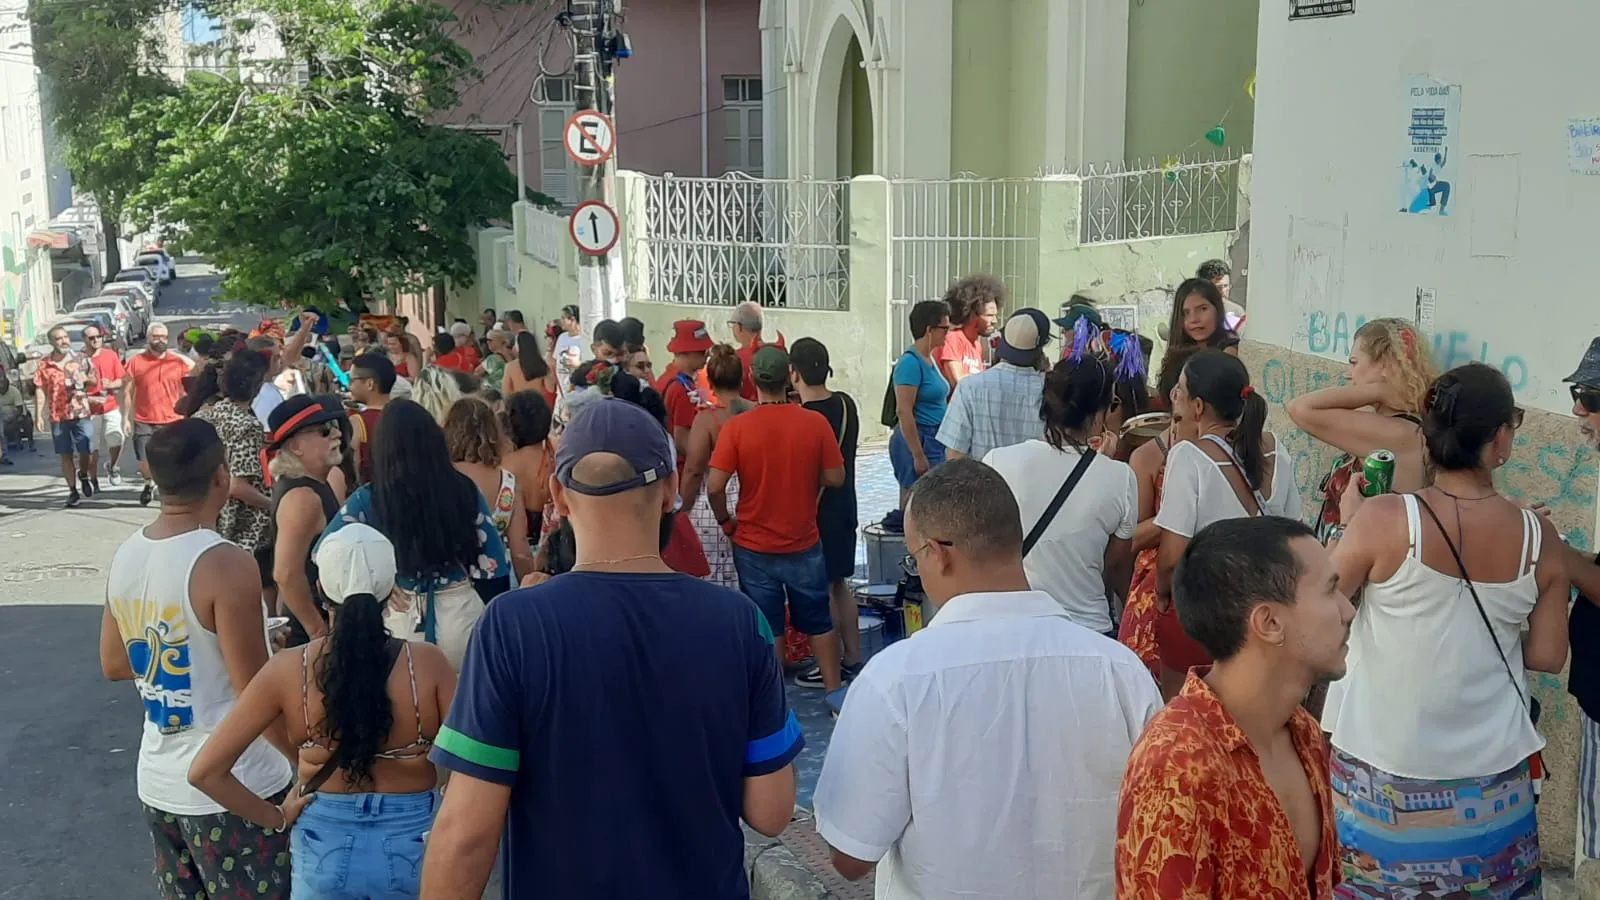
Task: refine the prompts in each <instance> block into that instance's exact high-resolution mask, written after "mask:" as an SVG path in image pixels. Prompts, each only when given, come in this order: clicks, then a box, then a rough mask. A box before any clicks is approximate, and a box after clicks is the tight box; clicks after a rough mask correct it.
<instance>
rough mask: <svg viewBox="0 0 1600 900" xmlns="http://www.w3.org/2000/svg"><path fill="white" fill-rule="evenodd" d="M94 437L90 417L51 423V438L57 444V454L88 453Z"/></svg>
mask: <svg viewBox="0 0 1600 900" xmlns="http://www.w3.org/2000/svg"><path fill="white" fill-rule="evenodd" d="M93 439H94V430H93V429H92V428H90V422H89V420H88V419H67V420H65V421H61V422H51V423H50V440H51V442H52V443H54V444H55V445H56V455H57V456H71V455H72V454H74V453H84V454H87V453H88V452H89V450H90V445H91V444H92V443H93ZM84 465H88V463H84Z"/></svg>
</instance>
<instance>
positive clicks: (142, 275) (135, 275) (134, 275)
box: [112, 272, 150, 281]
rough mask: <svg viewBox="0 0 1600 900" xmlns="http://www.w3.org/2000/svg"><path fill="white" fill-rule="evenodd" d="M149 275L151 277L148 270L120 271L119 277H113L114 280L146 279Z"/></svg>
mask: <svg viewBox="0 0 1600 900" xmlns="http://www.w3.org/2000/svg"><path fill="white" fill-rule="evenodd" d="M149 277H150V275H149V273H147V272H118V273H117V277H116V278H114V279H112V280H113V281H144V280H145V279H147V278H149Z"/></svg>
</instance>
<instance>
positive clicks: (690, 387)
mask: <svg viewBox="0 0 1600 900" xmlns="http://www.w3.org/2000/svg"><path fill="white" fill-rule="evenodd" d="M711 347H712V342H711V333H710V332H708V331H707V330H706V323H704V322H702V321H700V320H698V319H681V320H679V321H677V322H673V323H672V340H670V341H667V352H668V353H671V354H672V362H671V363H670V364H668V366H667V368H666V370H665V371H663V372H662V373H661V377H660V378H658V379H656V385H655V387H656V392H657V393H659V394H661V401H662V402H663V403H665V404H666V407H667V427H668V428H669V429H670V430H671V432H672V440H673V443H675V444H677V447H678V471H679V472H682V471H683V461H684V457H685V454H686V453H687V451H688V449H689V429H690V428H692V427H693V426H694V417H695V416H697V415H699V414H700V407H701V406H702V405H703V404H704V403H705V397H706V395H705V394H702V393H701V392H700V389H699V386H698V385H697V384H696V383H695V376H696V375H697V374H699V373H700V371H701V370H702V369H704V368H705V367H706V353H707V352H708V351H709V350H710V349H711Z"/></svg>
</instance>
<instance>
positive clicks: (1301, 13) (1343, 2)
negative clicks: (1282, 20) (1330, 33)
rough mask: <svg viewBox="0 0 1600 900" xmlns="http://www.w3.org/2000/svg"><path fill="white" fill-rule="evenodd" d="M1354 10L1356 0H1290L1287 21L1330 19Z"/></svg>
mask: <svg viewBox="0 0 1600 900" xmlns="http://www.w3.org/2000/svg"><path fill="white" fill-rule="evenodd" d="M1355 11H1356V0H1290V8H1289V21H1291V22H1294V21H1297V20H1300V19H1331V18H1333V17H1334V16H1348V15H1350V14H1351V13H1353V12H1355Z"/></svg>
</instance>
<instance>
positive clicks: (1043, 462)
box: [983, 355, 1139, 637]
mask: <svg viewBox="0 0 1600 900" xmlns="http://www.w3.org/2000/svg"><path fill="white" fill-rule="evenodd" d="M1116 382H1117V377H1116V371H1115V367H1114V366H1113V364H1112V363H1110V362H1108V361H1106V360H1104V359H1101V358H1100V357H1098V356H1093V355H1085V356H1082V357H1080V358H1078V359H1064V360H1062V361H1060V362H1058V363H1056V364H1055V366H1054V367H1052V368H1051V369H1050V373H1049V374H1048V375H1046V376H1045V380H1044V391H1043V394H1042V396H1041V398H1040V403H1039V417H1040V418H1041V419H1043V420H1044V440H1038V439H1034V440H1029V441H1024V442H1022V443H1020V444H1014V445H1012V446H1010V447H999V448H996V449H994V450H990V451H989V452H988V453H987V454H986V455H985V456H984V458H983V461H984V463H985V464H987V465H988V466H990V467H991V468H993V469H994V470H995V471H997V472H999V473H1000V475H1001V477H1003V478H1005V480H1006V484H1007V485H1008V486H1009V487H1010V488H1011V493H1012V494H1014V495H1016V498H1017V505H1018V507H1019V508H1020V509H1021V511H1022V524H1023V527H1024V529H1026V531H1025V533H1026V534H1027V536H1028V538H1029V539H1030V540H1031V541H1032V543H1025V544H1024V546H1023V560H1022V565H1023V568H1024V569H1026V570H1027V573H1028V583H1029V584H1031V585H1033V586H1034V587H1035V588H1037V589H1039V590H1041V591H1045V592H1046V593H1048V594H1050V595H1051V596H1052V597H1054V598H1055V601H1056V602H1057V603H1059V604H1061V607H1062V608H1063V609H1065V610H1066V612H1067V617H1068V618H1070V619H1072V621H1074V622H1077V623H1078V624H1079V625H1082V626H1083V627H1085V628H1087V629H1089V630H1090V631H1096V632H1099V633H1100V634H1104V635H1106V636H1108V637H1110V636H1114V625H1113V622H1112V615H1111V604H1110V602H1109V600H1108V598H1110V597H1113V596H1118V595H1121V594H1124V593H1126V592H1127V590H1128V587H1127V586H1128V583H1129V582H1130V581H1131V580H1132V577H1133V573H1132V567H1133V546H1132V538H1133V529H1134V525H1135V524H1136V522H1137V520H1138V512H1139V490H1138V486H1137V484H1135V482H1134V477H1133V470H1132V469H1130V468H1129V467H1128V464H1127V463H1123V462H1118V461H1117V460H1116V458H1115V457H1116V445H1117V439H1116V435H1115V432H1114V430H1113V429H1112V428H1109V427H1108V426H1107V421H1106V420H1107V418H1108V417H1111V416H1114V415H1116V414H1117V413H1116V410H1117V405H1118V402H1119V401H1118V400H1117V391H1116Z"/></svg>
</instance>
